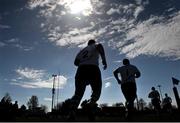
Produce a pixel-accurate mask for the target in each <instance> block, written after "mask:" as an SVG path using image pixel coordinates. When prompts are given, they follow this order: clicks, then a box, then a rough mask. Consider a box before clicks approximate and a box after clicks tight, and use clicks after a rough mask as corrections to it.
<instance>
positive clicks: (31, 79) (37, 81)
mask: <svg viewBox="0 0 180 123" xmlns="http://www.w3.org/2000/svg"><path fill="white" fill-rule="evenodd" d="M15 71H16V73H17V74H18V78H19V77H20V78H21V79H18V78H17V79H14V80H16V81H13V82H11V85H17V86H20V87H23V88H52V85H53V78H52V77H51V78H47V76H48V75H47V74H46V72H45V71H44V70H35V69H32V68H27V67H26V68H23V69H22V68H19V69H17V70H15ZM58 79H59V80H58ZM58 82H59V84H58ZM66 83H67V78H66V77H64V76H62V75H61V76H58V77H57V78H56V81H55V88H60V89H62V88H63V87H64V86H65V85H66ZM58 85H59V86H58Z"/></svg>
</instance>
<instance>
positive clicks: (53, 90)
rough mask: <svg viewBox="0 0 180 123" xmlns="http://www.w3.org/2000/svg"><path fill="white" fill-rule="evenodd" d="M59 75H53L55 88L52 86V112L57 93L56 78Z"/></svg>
mask: <svg viewBox="0 0 180 123" xmlns="http://www.w3.org/2000/svg"><path fill="white" fill-rule="evenodd" d="M56 76H57V75H54V74H53V75H52V77H53V88H52V106H51V112H52V111H53V108H54V95H55V79H56Z"/></svg>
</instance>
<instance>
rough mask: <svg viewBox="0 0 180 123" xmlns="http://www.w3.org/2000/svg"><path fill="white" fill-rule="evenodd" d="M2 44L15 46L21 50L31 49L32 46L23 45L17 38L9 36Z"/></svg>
mask: <svg viewBox="0 0 180 123" xmlns="http://www.w3.org/2000/svg"><path fill="white" fill-rule="evenodd" d="M4 44H5V46H11V47H15V48H18V49H21V50H23V51H31V50H33V47H30V46H26V45H24V44H23V42H22V41H21V40H20V39H19V38H11V39H8V40H5V41H4Z"/></svg>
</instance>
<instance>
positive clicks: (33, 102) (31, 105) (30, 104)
mask: <svg viewBox="0 0 180 123" xmlns="http://www.w3.org/2000/svg"><path fill="white" fill-rule="evenodd" d="M38 105H39V101H38V97H37V96H35V95H32V97H31V98H30V99H29V101H28V102H27V106H28V108H29V109H30V110H34V109H35V108H37V107H38Z"/></svg>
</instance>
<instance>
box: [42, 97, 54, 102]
mask: <svg viewBox="0 0 180 123" xmlns="http://www.w3.org/2000/svg"><path fill="white" fill-rule="evenodd" d="M44 100H45V101H52V98H49V97H45V98H44Z"/></svg>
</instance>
